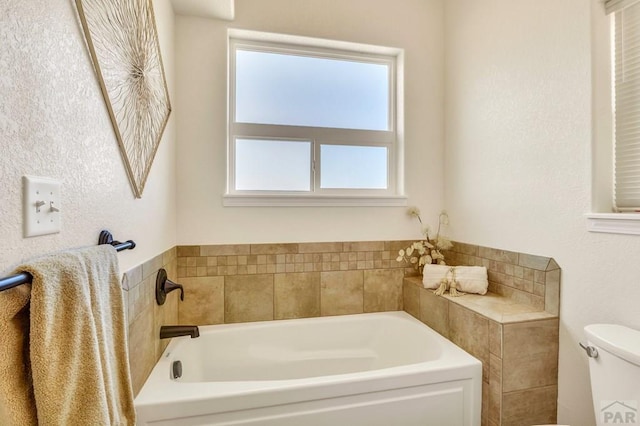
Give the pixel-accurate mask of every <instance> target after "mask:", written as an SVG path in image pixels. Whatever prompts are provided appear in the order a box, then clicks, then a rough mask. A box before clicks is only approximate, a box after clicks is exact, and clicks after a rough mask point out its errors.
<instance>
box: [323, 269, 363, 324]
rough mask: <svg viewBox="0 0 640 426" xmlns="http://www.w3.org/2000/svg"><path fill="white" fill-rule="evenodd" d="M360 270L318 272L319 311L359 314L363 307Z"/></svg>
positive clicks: (330, 313) (335, 313) (328, 313)
mask: <svg viewBox="0 0 640 426" xmlns="http://www.w3.org/2000/svg"><path fill="white" fill-rule="evenodd" d="M363 293H364V278H363V272H362V271H335V272H322V273H321V274H320V313H321V315H322V316H327V315H346V314H360V313H362V312H363V309H364V302H363V300H364V294H363Z"/></svg>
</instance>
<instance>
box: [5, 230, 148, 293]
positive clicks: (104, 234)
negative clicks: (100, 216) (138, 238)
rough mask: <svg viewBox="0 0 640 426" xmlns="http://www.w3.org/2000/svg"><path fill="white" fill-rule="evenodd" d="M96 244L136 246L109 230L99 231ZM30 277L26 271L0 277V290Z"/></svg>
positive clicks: (18, 283) (14, 285)
mask: <svg viewBox="0 0 640 426" xmlns="http://www.w3.org/2000/svg"><path fill="white" fill-rule="evenodd" d="M98 244H111V245H112V246H114V247H115V249H116V250H117V251H122V250H133V249H134V248H136V243H134V242H133V241H131V240H129V241H125V242H124V243H121V242H120V241H115V240H114V239H113V236H112V235H111V232H109V231H106V230H103V231H101V232H100V236H99V237H98ZM32 279H33V277H32V276H31V274H30V273H28V272H21V273H19V274H15V275H10V276H8V277H4V278H0V292H2V291H5V290H9V289H10V288H13V287H17V286H19V285H22V284H28V283H31V280H32Z"/></svg>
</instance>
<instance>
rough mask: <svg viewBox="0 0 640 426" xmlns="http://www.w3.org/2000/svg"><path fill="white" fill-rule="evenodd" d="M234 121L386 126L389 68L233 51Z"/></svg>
mask: <svg viewBox="0 0 640 426" xmlns="http://www.w3.org/2000/svg"><path fill="white" fill-rule="evenodd" d="M236 121H237V122H239V123H257V124H276V125H292V126H312V127H330V128H340V129H362V130H389V67H388V66H387V65H385V64H374V63H366V62H356V61H347V60H337V59H328V58H317V57H309V56H298V55H286V54H279V53H269V52H254V51H248V50H236Z"/></svg>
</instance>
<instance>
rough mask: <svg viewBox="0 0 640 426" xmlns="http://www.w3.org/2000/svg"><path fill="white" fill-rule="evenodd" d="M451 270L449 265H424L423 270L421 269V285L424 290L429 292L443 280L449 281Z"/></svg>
mask: <svg viewBox="0 0 640 426" xmlns="http://www.w3.org/2000/svg"><path fill="white" fill-rule="evenodd" d="M451 268H452V267H451V266H449V265H424V269H422V285H423V286H424V288H428V289H431V290H435V289H437V288H438V287H440V282H441V281H442V280H443V279H446V280H449V278H450V276H451Z"/></svg>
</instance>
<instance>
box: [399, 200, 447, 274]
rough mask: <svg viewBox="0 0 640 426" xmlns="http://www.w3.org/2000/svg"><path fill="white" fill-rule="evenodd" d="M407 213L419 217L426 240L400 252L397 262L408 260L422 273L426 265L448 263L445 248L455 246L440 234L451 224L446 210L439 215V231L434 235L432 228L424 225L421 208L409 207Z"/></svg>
mask: <svg viewBox="0 0 640 426" xmlns="http://www.w3.org/2000/svg"><path fill="white" fill-rule="evenodd" d="M407 214H408V215H409V216H411V217H417V218H418V221H420V225H422V234H423V235H424V240H420V241H416V242H415V243H413V244H411V245H410V246H409V247H407V248H406V249H403V250H400V251H399V252H398V257H397V258H396V261H397V262H407V263H410V264H412V265H413V267H414V268H416V269H418V270H419V271H420V272H421V273H422V269H423V268H424V265H430V264H437V265H446V263H445V261H444V254H442V251H443V250H447V249H450V248H451V247H453V244H452V243H451V241H449V240H448V239H447V238H445V237H443V236H442V235H440V229H441V227H442V226H443V225H444V226H446V225H448V224H449V216H448V215H447V212H445V211H444V210H443V211H442V212H441V213H440V216H439V217H438V231H437V232H436V235H435V236H434V237H431V236H430V229H429V227H428V226H424V225H423V223H422V219H421V218H420V210H419V209H418V208H417V207H409V209H407Z"/></svg>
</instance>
